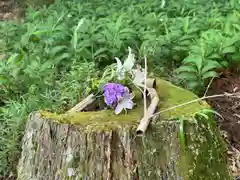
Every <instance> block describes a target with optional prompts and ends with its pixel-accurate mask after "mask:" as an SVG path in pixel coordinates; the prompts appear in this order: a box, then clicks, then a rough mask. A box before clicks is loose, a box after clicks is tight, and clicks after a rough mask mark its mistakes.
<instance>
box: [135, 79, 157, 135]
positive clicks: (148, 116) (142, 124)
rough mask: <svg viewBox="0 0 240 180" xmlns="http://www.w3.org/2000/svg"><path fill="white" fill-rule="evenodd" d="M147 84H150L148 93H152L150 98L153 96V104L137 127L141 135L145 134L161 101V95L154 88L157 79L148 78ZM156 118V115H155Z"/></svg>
mask: <svg viewBox="0 0 240 180" xmlns="http://www.w3.org/2000/svg"><path fill="white" fill-rule="evenodd" d="M147 82H148V83H147V85H148V91H149V92H148V93H149V94H150V98H151V104H150V105H149V107H148V109H147V114H146V116H145V115H144V116H143V118H142V119H141V121H140V124H139V126H138V128H137V132H136V133H137V135H141V134H143V133H144V132H145V131H146V130H147V127H148V125H149V123H150V120H151V119H152V118H151V117H152V115H153V114H154V112H155V111H156V108H157V106H158V102H159V97H158V94H157V91H156V90H155V89H154V88H153V87H155V84H156V80H155V79H148V80H147ZM155 119H156V117H155Z"/></svg>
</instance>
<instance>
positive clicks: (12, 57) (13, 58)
mask: <svg viewBox="0 0 240 180" xmlns="http://www.w3.org/2000/svg"><path fill="white" fill-rule="evenodd" d="M18 56H19V54H18V53H14V54H12V55H11V56H10V57H9V58H8V60H7V61H8V63H13V62H14V61H15V59H16V58H17V57H18Z"/></svg>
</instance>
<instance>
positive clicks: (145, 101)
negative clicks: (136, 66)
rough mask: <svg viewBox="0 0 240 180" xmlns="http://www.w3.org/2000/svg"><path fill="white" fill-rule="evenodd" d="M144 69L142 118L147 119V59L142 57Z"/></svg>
mask: <svg viewBox="0 0 240 180" xmlns="http://www.w3.org/2000/svg"><path fill="white" fill-rule="evenodd" d="M144 63H145V64H144V66H145V67H144V68H145V77H144V93H143V99H144V117H145V118H147V96H146V91H147V57H146V55H145V57H144Z"/></svg>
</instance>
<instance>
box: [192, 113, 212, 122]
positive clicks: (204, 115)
mask: <svg viewBox="0 0 240 180" xmlns="http://www.w3.org/2000/svg"><path fill="white" fill-rule="evenodd" d="M195 115H199V116H202V117H204V118H205V119H207V120H208V119H209V117H208V115H206V114H204V113H202V112H197V113H195Z"/></svg>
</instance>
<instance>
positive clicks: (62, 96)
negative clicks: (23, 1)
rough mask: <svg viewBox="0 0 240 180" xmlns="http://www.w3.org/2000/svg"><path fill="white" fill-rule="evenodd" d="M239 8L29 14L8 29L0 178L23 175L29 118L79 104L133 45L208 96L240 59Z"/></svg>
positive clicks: (152, 3)
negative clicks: (20, 166)
mask: <svg viewBox="0 0 240 180" xmlns="http://www.w3.org/2000/svg"><path fill="white" fill-rule="evenodd" d="M32 2H33V1H28V4H29V3H32ZM29 5H30V4H29ZM30 7H31V6H30ZM239 8H240V4H239V2H237V1H235V0H229V1H228V2H227V1H224V0H202V1H199V2H194V1H191V0H185V1H183V0H169V1H164V0H162V1H159V0H148V1H144V0H141V1H139V0H122V1H121V2H119V1H117V0H113V1H111V2H109V1H105V0H102V1H100V0H92V1H91V2H89V1H84V2H81V3H80V2H77V1H68V0H65V1H60V0H59V1H58V0H57V1H56V2H55V4H52V5H50V6H48V7H46V6H44V7H41V8H39V9H38V10H36V9H31V8H28V9H27V12H26V17H25V18H24V22H23V23H17V22H13V21H12V22H11V21H8V22H0V59H1V60H0V104H1V106H0V123H1V125H0V159H1V161H0V162H1V163H0V175H1V176H8V175H9V174H10V173H11V172H12V173H15V167H16V166H15V165H16V162H17V159H18V157H19V153H20V151H19V148H20V140H21V137H22V134H23V130H24V125H25V121H26V118H27V115H28V113H30V112H31V111H34V110H38V109H45V110H48V111H52V112H57V113H62V112H64V111H66V110H67V109H69V108H70V107H72V106H73V105H75V104H76V103H77V102H78V101H79V100H80V98H81V97H84V96H85V95H86V94H88V93H90V92H92V91H94V90H96V86H97V85H98V83H99V81H98V79H99V78H98V77H99V75H101V72H102V70H103V68H104V67H105V66H106V65H108V64H111V63H112V62H114V61H115V60H114V57H121V58H125V55H126V54H127V47H128V46H130V47H131V48H132V49H133V50H134V51H135V52H134V53H135V54H137V55H138V58H139V59H141V58H143V56H144V54H147V57H148V59H149V67H148V69H150V70H151V71H153V72H154V73H155V74H156V75H157V76H159V75H161V76H162V77H165V78H167V79H169V80H170V81H172V82H173V83H177V84H179V85H182V86H184V87H186V88H189V89H191V90H192V91H194V92H196V93H197V94H199V95H200V94H202V93H203V92H204V89H205V88H206V85H207V83H208V82H209V80H210V79H211V78H212V77H214V76H217V75H218V74H217V73H216V69H221V68H224V67H227V66H229V65H230V64H232V63H238V60H239V59H240V57H239V45H240V36H239V35H240V34H239V32H240V21H239V20H240V19H239V18H240V14H239V12H238V9H239ZM81 21H83V24H82V25H80V24H79V22H81ZM78 24H79V25H80V26H78Z"/></svg>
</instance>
